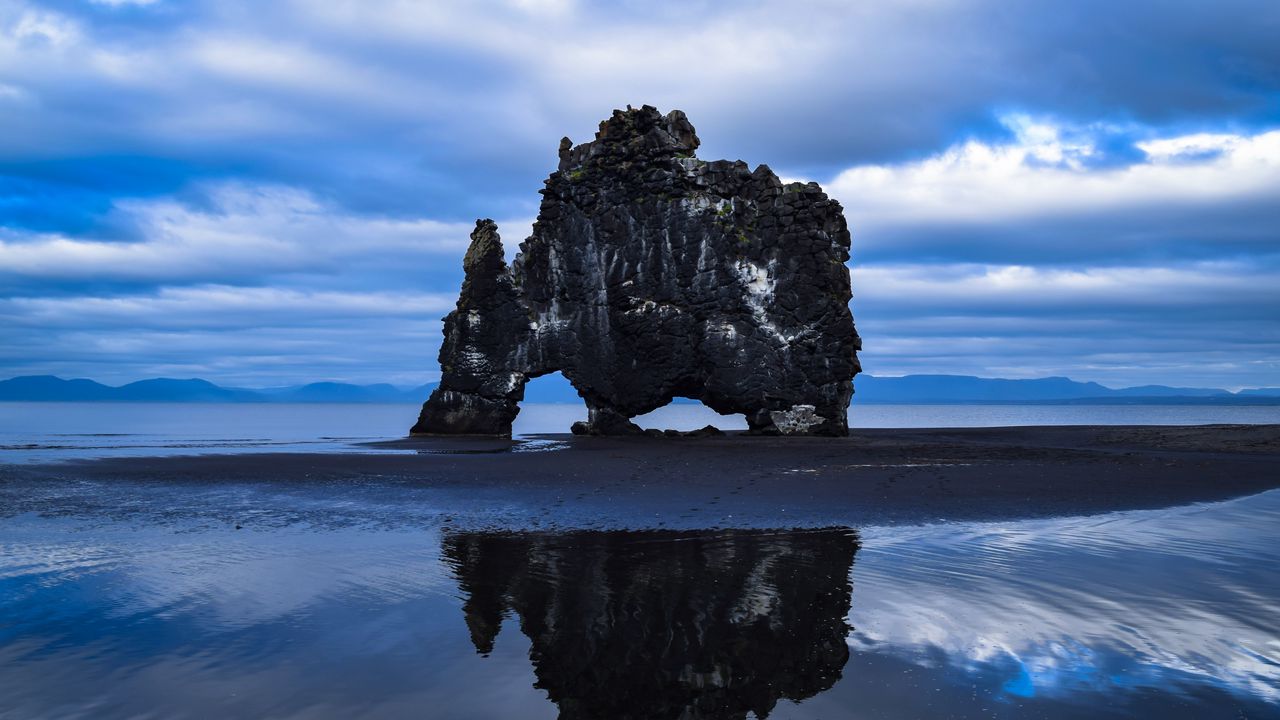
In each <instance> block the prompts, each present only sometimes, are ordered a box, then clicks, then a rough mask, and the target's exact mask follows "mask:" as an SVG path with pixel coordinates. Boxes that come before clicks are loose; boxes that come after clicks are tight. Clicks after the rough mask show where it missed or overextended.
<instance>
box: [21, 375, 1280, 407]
mask: <svg viewBox="0 0 1280 720" xmlns="http://www.w3.org/2000/svg"><path fill="white" fill-rule="evenodd" d="M854 384H855V386H856V387H857V395H855V396H854V402H855V403H857V404H872V403H877V404H881V403H882V404H1003V403H1009V404H1027V403H1046V404H1047V403H1055V404H1056V403H1068V404H1100V405H1101V404H1108V405H1110V404H1134V405H1148V404H1161V405H1188V404H1194V405H1223V404H1229V405H1280V388H1255V389H1250V390H1241V391H1240V392H1238V393H1232V392H1229V391H1226V390H1219V389H1214V388H1179V387H1166V386H1164V385H1144V386H1141V387H1131V388H1121V389H1113V388H1108V387H1104V386H1102V385H1099V384H1097V383H1092V382H1076V381H1075V380H1071V379H1068V378H1064V377H1050V378H1038V379H1034V380H1002V379H994V378H979V377H972V376H967V375H907V376H904V377H875V376H872V375H859V376H858V378H857V380H856V381H855V383H854ZM435 386H436V383H427V384H426V385H420V386H418V387H415V388H398V387H395V386H394V385H387V384H385V383H383V384H378V385H351V384H347V383H336V382H317V383H311V384H309V385H297V386H292V387H281V388H255V389H248V388H228V387H221V386H219V385H214V384H213V383H211V382H209V381H207V380H200V379H196V378H192V379H188V380H174V379H170V378H155V379H153V380H140V381H138V382H134V383H129V384H128V385H122V386H120V387H111V386H109V385H103V384H101V383H98V382H94V381H93V380H84V379H78V380H63V379H62V378H58V377H54V376H52V375H29V376H25V377H16V378H12V379H10V380H0V401H26V402H244V403H253V402H269V403H420V402H422V401H423V400H426V398H427V395H429V394H430V393H431V390H432V389H433V388H434V387H435ZM525 401H526V402H537V403H555V402H580V400H579V398H578V394H577V392H576V391H574V389H573V387H572V386H570V385H569V382H568V381H567V380H565V379H564V377H563V376H560V375H554V376H551V377H548V378H542V379H539V380H536V381H534V382H533V383H531V384H530V385H529V386H528V387H527V389H526V392H525ZM677 402H681V400H677ZM684 402H688V401H684Z"/></svg>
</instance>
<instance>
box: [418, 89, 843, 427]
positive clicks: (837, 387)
mask: <svg viewBox="0 0 1280 720" xmlns="http://www.w3.org/2000/svg"><path fill="white" fill-rule="evenodd" d="M698 142H699V141H698V137H697V135H696V134H695V133H694V129H693V126H692V125H691V124H690V123H689V120H688V119H687V118H686V117H685V115H684V113H682V112H680V111H679V110H675V111H672V112H670V113H668V114H667V115H662V114H661V113H659V112H658V111H657V110H656V109H655V108H652V107H649V106H647V105H646V106H644V107H642V108H640V109H635V110H633V109H630V108H628V109H627V110H615V111H614V113H613V116H612V117H610V118H609V119H608V120H605V121H604V122H602V123H601V124H600V130H599V132H598V133H597V134H596V139H595V140H594V141H592V142H588V143H584V144H582V145H578V146H576V147H575V146H573V144H572V143H571V142H570V141H569V139H568V138H565V139H564V140H562V141H561V143H560V163H559V168H558V169H557V170H556V172H554V173H552V174H551V176H550V177H549V178H547V181H546V187H545V188H544V189H543V190H542V191H541V193H542V204H541V207H540V209H539V213H538V219H537V221H536V222H535V223H534V226H533V234H532V235H531V236H530V237H529V238H528V239H527V240H525V241H524V242H523V243H521V244H520V251H519V254H518V255H517V256H516V258H515V260H514V262H513V263H512V265H511V267H508V266H507V265H506V263H505V262H504V260H503V251H502V243H501V240H500V239H499V237H498V229H497V226H496V225H495V224H494V223H493V221H492V220H480V221H478V222H477V223H476V229H475V231H474V232H473V233H472V235H471V246H470V248H469V249H468V251H467V254H466V258H465V260H464V268H465V271H466V279H465V280H464V282H463V286H462V291H461V293H460V294H459V297H458V305H457V308H456V309H455V310H454V311H453V312H451V313H449V315H448V316H446V317H445V326H444V334H445V340H444V345H443V346H442V347H441V350H440V367H441V371H442V376H441V381H440V385H439V387H438V388H437V389H436V390H435V391H434V392H433V393H432V394H431V397H430V399H429V400H427V402H426V404H425V405H424V406H423V409H422V414H421V416H420V418H419V420H418V423H417V424H416V425H415V426H414V427H413V430H412V432H413V433H416V434H421V433H427V434H480V435H509V434H510V432H511V422H512V420H513V419H514V418H515V416H516V414H517V413H518V412H519V406H518V405H519V402H520V400H522V399H523V397H524V385H525V383H526V382H527V381H528V380H529V379H530V378H534V377H537V376H540V375H545V374H547V373H551V372H556V371H560V372H562V373H563V374H564V376H565V378H567V379H568V380H569V382H570V383H572V385H573V387H574V388H575V389H576V390H577V391H578V394H579V395H581V396H582V398H583V400H584V401H585V402H586V404H587V409H588V420H587V422H586V423H579V424H577V425H575V427H574V431H575V432H581V433H590V434H607V435H614V434H628V433H639V432H640V430H639V428H638V427H637V426H636V425H635V424H634V423H632V422H631V420H630V418H632V417H635V416H637V415H641V414H644V413H647V412H649V411H651V410H654V409H657V408H659V407H662V406H664V405H666V404H667V403H668V402H670V401H671V399H672V398H674V397H689V398H694V399H698V400H701V401H702V402H703V403H704V404H706V405H707V406H709V407H711V408H712V409H713V410H715V411H717V412H719V413H721V414H726V415H727V414H743V415H745V416H746V418H747V424H748V426H749V428H750V429H751V431H753V432H757V433H767V434H788V435H791V434H794V435H844V434H846V433H847V431H848V426H847V419H846V411H847V409H848V405H849V400H850V398H851V397H852V395H853V382H852V381H853V376H854V375H856V374H857V373H858V371H859V370H860V367H859V365H858V358H857V351H858V349H859V348H860V345H861V341H860V340H859V338H858V334H857V331H856V330H855V329H854V324H853V316H852V315H851V314H850V312H849V299H850V286H849V272H848V269H847V268H846V267H845V262H846V261H847V260H848V259H849V231H848V228H847V226H846V224H845V219H844V214H843V212H842V210H841V207H840V204H839V203H837V202H836V201H835V200H832V199H830V198H828V197H827V196H826V194H825V193H823V192H822V189H821V188H820V187H818V185H817V184H816V183H808V184H803V183H791V184H787V185H784V184H783V183H782V182H781V181H779V180H778V177H777V176H776V175H775V174H774V173H773V171H771V170H770V169H769V168H768V167H767V166H765V165H761V166H759V167H757V168H755V169H754V170H752V169H750V168H748V167H747V165H746V163H743V162H741V161H736V162H731V161H727V160H716V161H712V162H706V161H703V160H700V159H698V158H697V157H696V156H695V155H694V152H695V150H696V149H697V147H698Z"/></svg>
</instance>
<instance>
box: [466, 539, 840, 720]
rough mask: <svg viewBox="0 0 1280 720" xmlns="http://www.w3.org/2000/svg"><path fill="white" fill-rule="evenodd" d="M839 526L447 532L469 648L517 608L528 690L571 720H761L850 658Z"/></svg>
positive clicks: (812, 689)
mask: <svg viewBox="0 0 1280 720" xmlns="http://www.w3.org/2000/svg"><path fill="white" fill-rule="evenodd" d="M857 550H858V538H857V536H856V535H855V534H854V533H853V532H852V531H850V530H847V529H843V528H832V529H826V530H808V531H794V532H778V531H758V530H757V531H753V530H725V531H719V532H715V533H706V532H703V533H680V532H662V531H640V532H577V533H565V534H559V535H557V534H549V533H515V534H511V533H458V534H450V535H447V536H446V537H445V539H444V555H445V557H446V558H447V559H448V561H449V563H450V564H451V565H452V566H453V567H454V568H455V570H454V571H455V573H456V575H457V579H458V585H459V589H460V591H461V592H462V594H463V608H462V609H463V612H464V614H465V617H466V622H467V628H468V630H469V631H470V633H471V640H472V642H473V643H474V645H475V647H476V651H477V652H479V653H482V654H486V655H487V654H488V653H490V652H492V651H493V648H494V642H495V640H496V638H497V636H498V634H499V631H500V630H501V628H502V623H503V618H504V617H506V616H507V615H508V614H510V613H511V612H513V611H514V614H515V615H516V616H517V617H518V619H519V625H520V629H521V630H522V631H523V632H524V634H525V635H527V636H528V637H529V640H530V642H531V646H532V647H531V649H530V651H529V657H530V659H531V660H532V661H533V666H534V675H535V676H536V677H537V683H536V687H538V688H540V689H542V690H543V691H545V692H546V693H547V697H548V699H550V700H551V701H552V702H554V703H555V704H556V705H557V706H558V707H559V710H560V717H561V718H562V719H563V720H576V719H578V718H581V719H584V720H585V719H586V718H617V719H619V720H625V719H626V718H646V719H649V720H661V719H662V718H670V719H671V720H675V719H676V718H745V717H747V716H748V714H749V713H750V714H753V715H754V716H755V717H757V718H766V717H768V715H769V713H770V712H771V711H772V710H773V709H774V707H775V706H776V705H777V703H778V701H779V700H781V699H784V698H785V699H789V700H794V701H800V700H803V699H805V698H809V697H812V696H814V695H816V694H818V693H820V692H822V691H824V690H827V689H828V688H830V687H831V686H832V685H834V684H835V682H836V681H837V680H839V679H840V677H841V674H842V672H843V669H844V666H845V664H846V663H847V662H848V660H849V648H848V645H847V644H846V643H845V637H846V636H847V635H848V633H849V626H848V624H847V623H846V620H845V618H846V616H847V615H848V613H849V607H850V598H851V595H850V585H849V572H850V567H851V566H852V564H853V559H854V555H855V553H856V552H857Z"/></svg>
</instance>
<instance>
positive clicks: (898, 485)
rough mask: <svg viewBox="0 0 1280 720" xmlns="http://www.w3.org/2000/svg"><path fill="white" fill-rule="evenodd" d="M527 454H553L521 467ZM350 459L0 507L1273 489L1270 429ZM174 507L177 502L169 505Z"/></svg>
mask: <svg viewBox="0 0 1280 720" xmlns="http://www.w3.org/2000/svg"><path fill="white" fill-rule="evenodd" d="M540 447H541V448H550V449H545V450H542V451H530V450H534V449H537V448H540ZM362 450H364V452H352V453H345V454H343V453H326V454H321V453H316V454H242V455H204V456H187V457H152V458H113V459H104V460H81V461H72V462H65V463H59V464H50V465H43V466H8V467H5V468H3V471H2V472H3V475H2V476H0V477H2V478H3V481H2V482H0V494H2V495H3V498H2V499H3V502H2V503H0V506H3V507H4V508H5V509H6V510H5V512H6V513H8V514H17V513H22V512H37V513H52V514H58V515H68V516H75V515H83V514H92V513H99V512H102V511H105V510H107V509H108V508H107V507H104V506H103V505H106V506H110V505H112V504H113V503H115V502H118V504H119V507H117V508H115V509H116V510H117V511H126V510H127V511H128V512H132V513H146V512H154V513H157V514H162V515H173V514H175V513H176V514H183V513H186V514H195V515H198V516H201V517H205V518H207V519H209V520H214V521H217V522H224V521H225V522H238V523H244V524H246V525H247V524H249V523H252V522H258V523H270V524H279V523H285V524H288V523H291V522H320V523H329V524H332V523H341V522H353V523H359V522H364V521H365V520H364V519H361V518H358V517H351V518H345V519H344V515H343V513H344V512H345V511H344V510H343V509H342V508H341V507H338V508H334V509H332V511H331V512H329V513H327V514H326V513H323V512H321V511H319V510H318V511H317V514H316V515H315V516H314V517H305V518H302V517H298V516H297V513H296V510H293V511H291V515H290V516H289V517H278V516H276V515H274V514H273V512H272V508H271V504H270V499H269V496H268V495H262V494H258V495H255V499H253V500H242V501H241V502H240V503H239V504H236V505H233V506H227V505H221V506H219V505H218V504H217V502H216V501H213V500H211V499H209V498H210V495H209V494H210V493H217V492H218V491H219V490H220V489H221V490H225V489H227V488H232V487H244V486H246V485H248V486H253V487H256V488H259V489H262V488H268V489H274V491H278V492H298V491H301V489H302V488H304V487H307V486H315V485H323V486H325V487H327V488H328V490H329V494H330V495H331V496H334V497H342V496H343V495H344V494H346V495H349V496H357V495H358V496H359V498H360V499H361V500H362V501H363V502H367V501H369V500H371V499H374V500H377V501H378V502H384V503H392V504H396V505H401V504H410V505H412V504H415V503H418V504H420V505H421V508H420V511H418V512H415V513H411V514H410V516H412V517H414V518H416V519H415V520H414V522H422V523H425V524H428V525H434V524H436V523H451V524H453V525H452V526H454V527H468V528H484V529H512V530H524V529H530V528H538V529H573V528H594V529H600V528H645V527H667V528H714V527H744V528H749V527H818V526H825V525H831V524H839V525H859V524H899V523H923V522H933V521H938V520H986V519H991V520H995V519H1017V518H1031V517H1045V516H1055V515H1078V514H1089V513H1095V512H1105V511H1111V510H1126V509H1142V508H1158V507H1167V506H1174V505H1181V504H1186V503H1193V502H1204V501H1216V500H1223V499H1227V498H1231V497H1237V496H1241V495H1248V494H1252V493H1256V492H1261V491H1264V490H1268V489H1271V488H1275V487H1280V472H1277V470H1278V469H1280V462H1278V461H1280V426H1276V425H1230V426H1228V425H1218V426H1197V427H1162V426H1143V427H1114V426H1112V427H1102V426H1079V427H1017V428H988V429H927V430H894V429H886V430H857V431H855V432H854V433H853V434H852V435H851V436H850V437H848V438H842V439H821V438H799V439H794V438H776V437H748V436H743V435H736V434H730V435H726V436H722V437H698V438H650V437H634V438H579V437H572V436H568V435H563V436H561V435H547V436H540V437H539V438H537V439H536V440H534V441H527V440H526V441H505V440H493V439H481V438H462V439H459V438H448V439H446V438H430V437H423V438H419V437H415V438H406V439H403V440H396V441H388V442H382V443H373V444H372V445H371V446H369V447H367V448H362ZM83 483H89V484H92V485H94V486H95V487H96V488H97V490H98V491H97V492H95V494H94V495H93V498H94V499H93V501H92V502H93V503H94V504H95V506H94V507H93V508H89V507H85V506H84V503H85V502H88V501H86V500H84V494H83V493H80V492H77V491H76V490H75V487H73V486H74V485H79V484H83ZM157 483H163V484H165V485H166V486H168V488H169V490H170V492H165V493H163V495H164V496H165V499H164V500H163V501H162V500H155V501H153V500H151V499H150V497H151V493H150V492H149V491H148V488H151V489H152V490H154V489H155V486H156V484H157ZM35 488H38V491H33V489H35ZM184 489H185V490H184ZM103 490H109V492H105V493H104V492H102V491H103ZM184 492H187V493H188V495H189V499H190V502H188V503H186V504H175V503H173V502H172V499H173V496H174V495H175V494H177V495H182V494H183V493H184ZM113 497H114V498H115V500H112V499H111V498H113ZM202 497H204V498H205V499H206V502H201V500H200V498H202ZM398 517H405V516H404V515H403V514H400V515H398Z"/></svg>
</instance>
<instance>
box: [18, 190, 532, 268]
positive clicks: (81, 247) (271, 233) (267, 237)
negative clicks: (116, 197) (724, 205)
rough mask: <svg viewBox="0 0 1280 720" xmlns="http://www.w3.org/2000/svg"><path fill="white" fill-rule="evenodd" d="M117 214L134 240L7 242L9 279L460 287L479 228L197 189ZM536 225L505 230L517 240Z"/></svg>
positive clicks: (516, 224) (264, 194)
mask: <svg viewBox="0 0 1280 720" xmlns="http://www.w3.org/2000/svg"><path fill="white" fill-rule="evenodd" d="M113 213H114V218H115V221H116V223H117V224H118V225H119V226H121V227H127V228H129V231H128V233H129V235H130V236H131V237H130V238H128V239H123V240H122V239H118V238H92V237H74V236H67V235H62V234H56V233H34V234H33V233H23V232H20V231H12V230H10V231H9V232H7V233H2V234H0V279H5V280H7V282H9V283H12V284H15V285H16V284H26V285H30V284H31V283H35V282H46V283H47V282H59V281H65V282H86V281H93V282H99V283H101V282H104V281H133V282H149V283H155V284H162V283H168V284H172V283H175V282H195V283H208V282H245V283H253V282H264V281H266V280H268V279H272V280H274V281H277V282H280V281H283V280H284V278H285V277H286V276H304V275H305V276H314V275H321V276H329V277H330V278H338V281H342V280H343V278H341V277H339V276H345V279H346V280H361V281H364V282H370V283H372V282H376V281H378V282H383V283H389V284H394V285H398V286H403V285H405V284H406V283H409V282H411V281H412V277H413V276H417V277H419V278H421V277H424V276H425V277H430V275H431V273H432V272H433V269H434V272H435V273H436V276H437V277H443V276H448V277H450V278H452V279H456V278H457V277H458V276H459V275H460V272H459V271H460V267H461V265H460V261H459V259H458V258H459V257H460V256H461V254H462V251H463V250H465V249H466V246H467V243H468V242H469V240H468V236H469V234H470V232H471V229H472V227H473V226H472V224H471V223H447V222H440V221H436V220H430V219H425V218H414V219H400V218H394V217H385V216H370V215H354V214H350V213H345V212H343V211H342V210H341V209H340V208H337V207H334V206H333V205H332V204H329V203H326V202H324V201H322V200H320V199H318V198H316V197H315V196H313V195H312V194H310V193H308V192H306V191H303V190H299V189H296V188H289V187H282V186H247V185H244V184H240V183H222V184H216V185H212V186H206V187H202V188H199V189H198V191H196V190H195V189H193V190H192V192H190V193H188V196H187V197H186V198H183V199H178V198H172V197H170V198H164V199H158V200H122V201H119V202H117V203H115V206H114V208H113ZM527 224H528V222H527V221H513V222H512V223H510V224H508V223H507V222H505V221H504V223H503V225H504V227H509V229H510V230H514V231H516V232H519V231H520V230H522V229H524V228H525V227H526V226H527ZM375 273H376V274H377V279H376V280H375V278H374V277H373V275H374V274H375Z"/></svg>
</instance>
